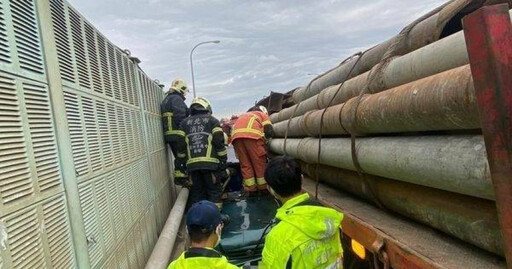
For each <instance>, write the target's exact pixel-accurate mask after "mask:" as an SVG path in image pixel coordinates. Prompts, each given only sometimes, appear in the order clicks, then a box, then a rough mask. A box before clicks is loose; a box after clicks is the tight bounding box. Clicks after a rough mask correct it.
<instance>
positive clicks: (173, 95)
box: [160, 78, 189, 185]
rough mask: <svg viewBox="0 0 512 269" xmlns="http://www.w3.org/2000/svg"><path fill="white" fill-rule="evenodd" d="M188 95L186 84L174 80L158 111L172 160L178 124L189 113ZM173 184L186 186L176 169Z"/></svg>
mask: <svg viewBox="0 0 512 269" xmlns="http://www.w3.org/2000/svg"><path fill="white" fill-rule="evenodd" d="M187 93H188V88H187V84H185V81H183V80H182V79H179V78H177V79H174V81H173V82H172V84H171V87H170V88H169V91H168V92H167V95H166V96H165V98H164V100H163V101H162V104H161V105H160V111H161V113H162V123H163V127H164V135H165V142H166V143H167V144H168V145H169V147H170V148H171V152H172V154H173V155H174V158H175V159H176V158H177V154H178V153H177V147H178V146H177V144H178V140H179V135H178V133H179V131H180V129H179V128H180V124H181V121H183V119H185V118H186V117H188V115H189V111H188V107H187V105H186V104H185V95H186V94H187ZM174 182H175V183H176V184H177V185H187V182H188V176H187V175H186V174H184V173H183V172H181V171H180V170H178V169H175V170H174Z"/></svg>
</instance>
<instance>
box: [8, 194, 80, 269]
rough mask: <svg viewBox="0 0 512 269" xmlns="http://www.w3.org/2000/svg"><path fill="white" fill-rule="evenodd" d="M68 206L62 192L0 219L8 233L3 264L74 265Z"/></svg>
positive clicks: (20, 265)
mask: <svg viewBox="0 0 512 269" xmlns="http://www.w3.org/2000/svg"><path fill="white" fill-rule="evenodd" d="M66 212H67V209H66V205H65V199H64V196H63V194H60V195H58V196H55V197H53V198H49V199H46V200H43V201H41V202H39V203H37V204H34V205H31V206H29V207H27V208H24V209H22V210H18V211H16V212H14V213H12V214H10V215H7V216H5V217H3V218H2V219H1V223H2V225H5V228H6V230H7V233H8V235H9V236H8V239H7V249H6V250H5V252H6V254H7V257H8V260H6V261H4V262H5V266H6V268H73V267H75V263H74V254H73V248H72V244H71V238H70V236H69V235H70V232H69V223H68V218H67V214H66Z"/></svg>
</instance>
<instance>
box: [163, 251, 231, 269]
mask: <svg viewBox="0 0 512 269" xmlns="http://www.w3.org/2000/svg"><path fill="white" fill-rule="evenodd" d="M167 269H240V268H239V267H237V266H235V265H233V264H231V263H229V262H228V260H227V259H226V257H224V256H222V255H221V254H220V253H218V252H217V251H215V250H213V249H210V248H191V249H189V250H188V251H185V252H183V253H182V254H181V256H180V257H179V258H178V259H176V260H175V261H173V262H172V263H171V264H169V267H167Z"/></svg>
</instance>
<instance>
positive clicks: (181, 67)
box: [69, 0, 446, 118]
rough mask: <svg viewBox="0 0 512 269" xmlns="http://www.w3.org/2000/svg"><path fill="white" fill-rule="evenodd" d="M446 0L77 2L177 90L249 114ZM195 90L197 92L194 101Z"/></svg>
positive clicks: (224, 113) (222, 113)
mask: <svg viewBox="0 0 512 269" xmlns="http://www.w3.org/2000/svg"><path fill="white" fill-rule="evenodd" d="M445 1H446V0H371V1H364V0H317V1H310V0H279V1H277V0H275V1H270V0H260V1H256V0H250V1H249V0H245V1H242V0H69V2H70V3H71V4H72V5H73V6H74V7H75V8H76V9H78V11H79V12H80V13H82V14H83V15H84V16H85V17H86V18H87V19H88V20H89V21H90V22H91V23H92V24H94V26H95V27H96V28H97V29H98V30H100V31H101V32H102V33H103V34H104V35H105V36H106V37H107V38H108V39H110V40H111V41H112V42H114V44H116V45H117V46H118V47H120V48H122V49H129V50H130V51H131V54H132V55H133V56H136V57H138V58H139V59H140V60H141V61H142V63H141V67H142V68H143V69H144V70H145V72H146V73H147V74H148V75H149V76H150V77H151V78H153V79H158V80H159V81H160V82H161V83H163V84H165V85H166V86H165V88H166V89H168V87H169V85H170V83H171V81H172V80H173V79H174V78H176V77H178V78H182V79H184V80H185V81H186V82H187V84H188V85H189V88H192V79H191V71H190V60H189V54H190V50H191V49H192V47H194V45H195V44H197V43H199V42H202V41H210V40H220V41H221V42H220V43H219V44H205V45H202V46H200V47H198V48H197V49H196V51H195V52H194V76H195V85H196V92H197V95H198V96H203V97H206V98H208V99H209V100H210V102H211V103H212V106H213V111H214V115H215V116H217V117H219V118H221V117H228V116H230V115H232V114H236V113H240V112H243V111H246V110H247V109H248V108H249V107H251V106H252V105H254V103H255V102H256V101H257V100H260V99H261V98H263V97H264V96H266V95H268V93H269V92H270V91H276V92H287V91H289V90H292V89H294V88H296V87H299V86H305V85H307V83H308V82H309V81H310V80H312V79H313V78H314V77H315V76H316V75H318V74H321V73H323V72H325V71H326V70H329V69H330V68H332V67H334V66H336V65H338V64H339V63H340V62H341V61H342V60H344V59H345V58H346V57H348V56H350V55H352V54H354V53H356V52H359V51H363V50H366V49H367V48H369V47H371V46H373V45H376V44H378V43H381V42H383V41H385V40H387V39H389V38H391V37H392V36H394V35H395V34H397V33H398V32H399V31H400V30H401V29H402V28H403V27H405V26H406V25H407V24H408V23H410V22H412V21H413V20H414V19H416V18H418V17H420V16H421V15H423V14H424V13H427V12H428V11H429V10H431V9H433V8H435V7H437V6H439V5H441V4H442V3H443V2H445ZM190 99H192V94H190V95H188V101H190Z"/></svg>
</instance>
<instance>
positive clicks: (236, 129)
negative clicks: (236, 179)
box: [231, 106, 273, 192]
mask: <svg viewBox="0 0 512 269" xmlns="http://www.w3.org/2000/svg"><path fill="white" fill-rule="evenodd" d="M272 135H273V129H272V123H271V122H270V118H269V116H268V112H267V109H266V108H265V107H264V106H259V107H257V108H256V109H255V110H253V111H249V112H247V113H246V114H243V115H241V116H240V117H239V118H238V119H237V120H236V122H235V124H234V125H233V131H232V134H231V140H232V144H233V146H234V148H235V152H236V155H237V158H238V160H239V161H240V169H241V170H242V180H243V185H244V191H245V192H254V191H257V190H266V189H267V186H266V182H265V178H264V173H265V167H266V165H267V150H266V147H265V142H266V140H267V139H270V138H271V137H272Z"/></svg>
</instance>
